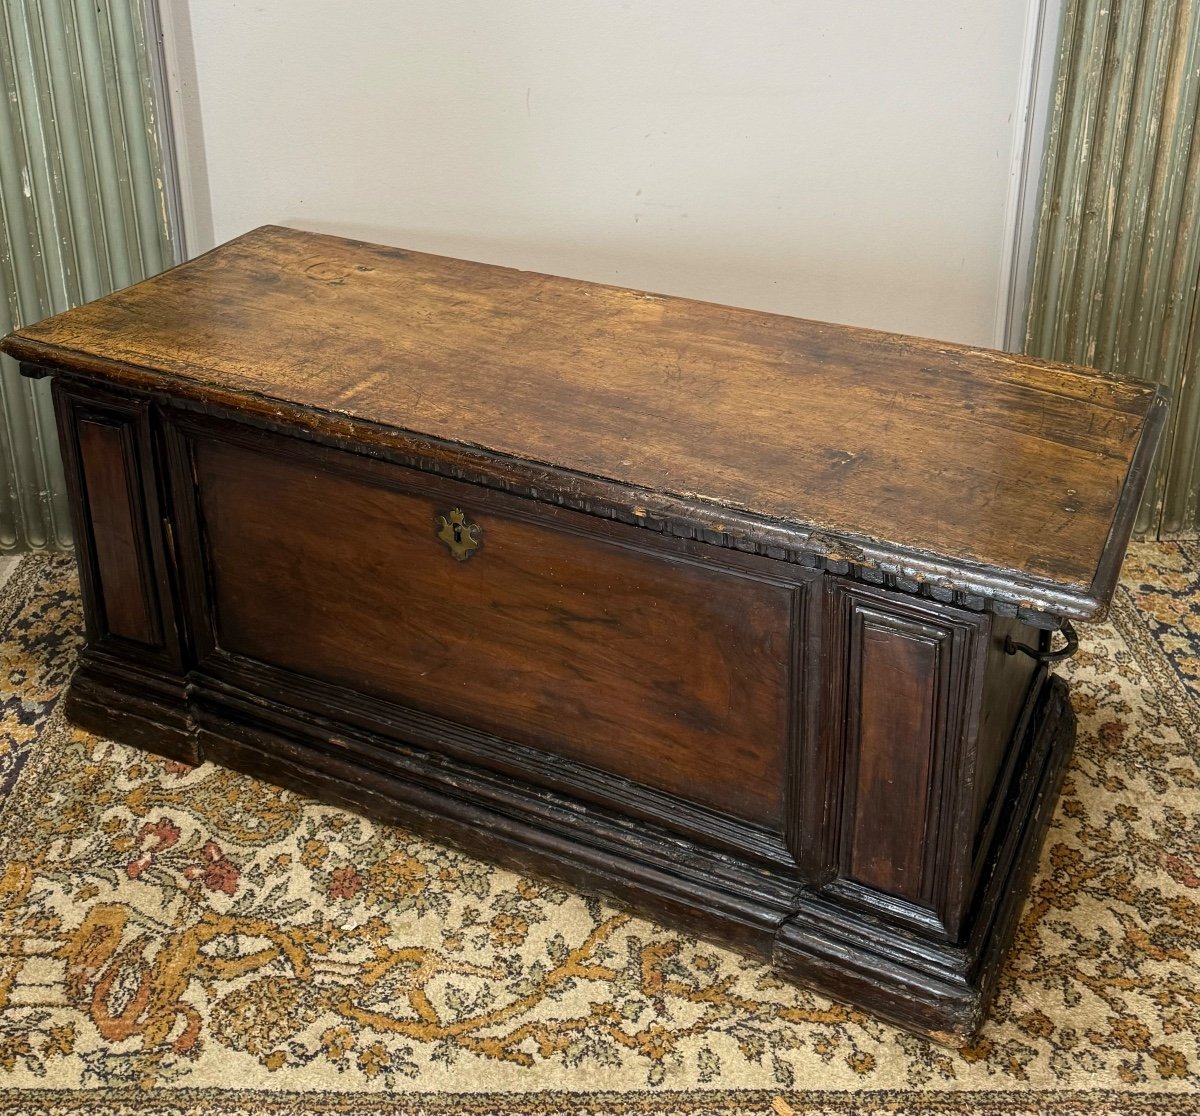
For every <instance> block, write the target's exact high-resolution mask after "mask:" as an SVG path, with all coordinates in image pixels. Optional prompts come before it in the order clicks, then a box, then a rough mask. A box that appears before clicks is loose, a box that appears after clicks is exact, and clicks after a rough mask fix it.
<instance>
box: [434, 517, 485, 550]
mask: <svg viewBox="0 0 1200 1116" xmlns="http://www.w3.org/2000/svg"><path fill="white" fill-rule="evenodd" d="M437 528H438V533H437V537H438V538H439V539H441V540H442V542H444V543H445V544H446V549H447V550H449V551H450V553H451V554H452V555H454V557H455V558H456V559H457V560H458V561H459V562H465V561H466V560H467V559H468V558H470V557H471V555H472V554H474V553H475V551H477V550H478V549H479V548H480V547H481V546H483V528H482V527H480V526H479V525H478V524H477V523H468V522H467V516H466V513H465V512H464V511H463V510H462V509H461V508H455V509H454V510H453V511H452V512H451V513H450V514H449V515H448V516H445V515H439V516H438V518H437Z"/></svg>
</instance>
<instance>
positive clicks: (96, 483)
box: [76, 418, 158, 643]
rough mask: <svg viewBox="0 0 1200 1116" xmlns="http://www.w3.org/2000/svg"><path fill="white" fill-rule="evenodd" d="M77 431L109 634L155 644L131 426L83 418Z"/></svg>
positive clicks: (100, 593)
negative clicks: (141, 532)
mask: <svg viewBox="0 0 1200 1116" xmlns="http://www.w3.org/2000/svg"><path fill="white" fill-rule="evenodd" d="M76 432H77V437H78V440H79V458H80V465H81V468H82V470H83V481H84V487H85V489H86V499H87V513H88V517H89V519H90V522H91V532H92V546H93V549H94V553H95V562H96V568H97V573H98V575H99V595H100V598H101V601H102V604H103V611H104V620H105V625H106V627H107V629H108V632H109V633H110V634H112V635H117V636H123V637H124V638H126V639H132V640H135V641H137V642H138V643H155V642H157V640H158V633H157V631H156V628H155V624H154V620H153V617H152V615H151V612H150V607H149V605H148V602H147V594H148V586H147V583H148V579H147V577H146V569H145V561H146V558H145V555H144V553H143V548H142V546H141V539H140V535H139V531H138V517H139V515H140V505H139V503H138V502H137V497H136V493H137V490H138V484H139V479H138V476H137V472H136V463H135V462H134V460H133V454H134V450H133V442H132V438H131V437H130V427H129V425H128V424H127V423H122V424H121V425H116V424H115V423H109V422H102V421H98V420H94V419H86V418H85V419H80V420H79V422H78V424H77V427H76Z"/></svg>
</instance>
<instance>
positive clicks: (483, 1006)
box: [0, 545, 1200, 1116]
mask: <svg viewBox="0 0 1200 1116" xmlns="http://www.w3.org/2000/svg"><path fill="white" fill-rule="evenodd" d="M1198 559H1200V552H1198V551H1197V550H1196V549H1194V548H1191V547H1189V546H1187V545H1156V546H1151V545H1143V546H1138V547H1135V549H1134V550H1133V552H1132V554H1131V558H1130V561H1129V562H1128V563H1127V566H1126V580H1125V582H1124V584H1123V586H1122V588H1121V590H1120V592H1119V596H1118V599H1117V602H1116V606H1115V608H1114V610H1113V613H1112V615H1111V617H1110V619H1109V621H1108V622H1106V623H1104V624H1100V625H1094V626H1091V627H1090V628H1089V629H1088V631H1087V633H1086V635H1085V641H1084V646H1083V649H1082V651H1081V652H1080V654H1079V656H1078V657H1077V658H1076V659H1075V660H1074V661H1073V662H1071V663H1069V664H1067V666H1066V667H1065V668H1064V669H1065V673H1066V674H1067V675H1068V676H1069V678H1070V681H1071V684H1072V687H1073V692H1074V700H1075V703H1076V707H1077V709H1078V711H1079V714H1080V730H1081V731H1080V739H1079V744H1078V747H1077V751H1076V756H1075V760H1074V763H1073V766H1072V768H1071V771H1070V774H1069V775H1068V779H1067V785H1066V789H1065V792H1064V795H1063V798H1062V801H1061V803H1060V805H1059V809H1058V814H1057V818H1056V820H1055V823H1054V827H1053V829H1052V830H1051V832H1050V835H1049V839H1048V840H1047V843H1046V848H1045V852H1044V855H1043V860H1042V866H1041V870H1040V873H1039V876H1038V878H1037V881H1036V883H1035V885H1034V894H1033V897H1032V900H1031V903H1030V905H1029V907H1028V910H1027V912H1026V914H1025V918H1024V921H1023V923H1022V926H1021V930H1020V934H1019V939H1018V942H1017V946H1016V949H1015V951H1014V953H1013V956H1012V959H1011V961H1010V963H1009V965H1008V967H1007V970H1006V972H1005V974H1004V977H1003V981H1002V984H1001V987H1000V991H999V995H998V997H997V1001H996V1005H995V1009H994V1012H993V1016H992V1020H991V1022H990V1023H989V1024H988V1025H987V1027H986V1028H985V1030H984V1031H983V1033H982V1035H981V1037H980V1038H979V1041H978V1042H977V1043H976V1044H975V1045H974V1046H972V1047H970V1048H969V1049H966V1050H962V1051H952V1050H949V1049H944V1048H942V1047H939V1046H936V1045H933V1044H931V1043H929V1042H927V1041H925V1040H923V1039H919V1038H915V1037H913V1036H911V1035H909V1034H906V1033H904V1032H902V1031H898V1030H896V1029H894V1028H892V1027H889V1026H886V1025H884V1024H882V1023H879V1022H877V1021H876V1020H874V1019H872V1018H870V1017H867V1016H864V1015H862V1014H860V1013H857V1012H854V1011H850V1010H848V1009H846V1008H844V1007H841V1006H839V1005H836V1004H833V1003H830V1002H829V1001H828V1000H825V999H822V998H821V997H819V996H815V995H812V994H809V993H807V992H804V991H802V990H798V989H796V988H792V987H789V986H787V985H784V984H782V983H780V982H779V981H777V980H775V979H773V978H772V977H771V976H770V975H769V974H768V973H767V971H766V970H765V969H764V968H762V967H761V966H759V965H757V964H754V963H751V962H749V961H745V960H743V959H740V958H739V957H737V956H735V955H734V954H732V953H729V952H726V951H724V950H721V949H718V948H715V947H713V946H711V945H708V944H705V943H703V942H698V941H696V940H694V939H692V938H688V937H685V936H682V935H680V934H677V933H673V932H671V931H669V930H665V929H662V928H661V927H658V926H655V925H652V924H651V923H649V922H645V921H642V920H640V919H636V918H631V917H629V916H628V915H626V914H624V913H622V912H620V911H619V910H616V909H614V908H612V907H610V906H608V905H606V904H604V903H600V902H597V901H595V900H593V899H590V898H588V897H586V896H582V895H577V894H572V893H569V892H567V891H564V890H561V889H559V888H556V887H550V886H547V885H545V884H542V883H539V882H536V881H531V880H528V879H523V878H521V877H519V876H516V875H513V874H512V873H509V872H505V871H500V870H498V869H495V868H492V867H490V866H488V865H487V864H483V863H480V862H479V861H476V860H471V859H469V858H467V857H465V856H462V855H460V854H458V853H456V852H453V851H451V850H449V849H446V848H442V847H440V846H438V845H435V844H432V843H430V842H428V841H425V840H421V839H418V838H415V837H413V836H411V835H410V834H407V833H404V832H402V831H400V830H396V829H390V828H386V827H383V826H379V825H375V824H372V823H371V822H368V821H365V820H363V819H361V818H358V817H356V816H354V815H353V814H348V813H345V812H343V811H339V810H334V809H331V808H328V807H325V806H320V805H316V804H315V803H313V802H310V801H308V800H306V799H304V798H302V797H300V796H298V795H295V794H290V793H288V792H285V791H280V790H277V789H275V788H273V787H270V786H268V785H265V784H263V783H258V782H255V781H253V780H250V779H247V778H244V777H242V776H239V775H233V774H230V773H228V772H226V771H222V770H219V769H217V768H215V767H212V766H211V765H205V766H203V767H200V768H198V769H195V770H190V769H188V768H186V767H183V766H181V765H179V764H174V763H168V762H166V761H163V760H159V759H156V758H153V757H149V756H147V755H145V754H143V753H140V752H137V751H134V750H132V749H130V748H126V747H123V746H121V745H117V744H113V743H110V742H108V741H104V740H99V739H96V738H94V737H92V736H89V735H87V734H86V733H83V732H81V731H78V730H76V729H73V728H72V727H71V726H70V725H69V724H67V723H66V722H65V721H64V720H63V718H62V715H61V711H60V709H59V700H60V697H61V695H62V692H63V686H64V684H65V682H66V680H67V678H68V675H69V672H70V668H71V661H72V655H73V652H74V650H75V648H76V646H77V643H78V639H79V635H78V632H79V626H80V620H79V615H78V608H77V599H76V589H75V580H74V573H73V567H72V565H71V563H70V561H69V560H66V559H63V558H53V557H34V558H28V559H26V560H25V561H23V562H22V563H21V565H20V566H19V567H18V569H17V571H16V573H15V574H14V575H13V577H12V578H11V580H10V581H9V582H8V584H7V585H6V586H4V588H3V590H0V716H2V718H3V720H2V722H0V793H2V794H3V799H2V803H0V1113H30V1114H34V1113H51V1112H54V1113H78V1112H87V1113H108V1112H113V1113H125V1112H128V1113H138V1114H147V1116H152V1114H155V1113H184V1112H212V1113H226V1114H234V1113H238V1114H241V1113H251V1112H254V1113H258V1112H262V1113H278V1114H284V1113H288V1114H290V1113H314V1114H319V1113H346V1114H359V1113H362V1114H366V1113H404V1114H417V1113H439V1114H450V1113H455V1114H457V1113H464V1114H473V1113H478V1114H483V1113H539V1114H542V1113H547V1114H548V1113H565V1114H573V1113H579V1114H583V1113H588V1114H598V1113H614V1114H616V1113H622V1114H629V1116H647V1114H651V1113H686V1114H690V1116H701V1114H707V1113H714V1114H715V1113H723V1114H742V1113H746V1114H749V1113H762V1114H765V1116H789V1114H792V1113H825V1112H828V1113H842V1114H850V1113H857V1114H873V1113H897V1114H900V1113H903V1114H925V1113H928V1114H933V1113H939V1114H941V1113H944V1114H960V1113H961V1114H965V1113H983V1114H990V1113H1013V1114H1017V1113H1021V1114H1024V1113H1052V1114H1058V1116H1065V1114H1075V1113H1079V1114H1084V1113H1089V1114H1094V1113H1147V1114H1148V1113H1184V1112H1189V1113H1195V1112H1197V1111H1200V965H1198V961H1200V902H1198V900H1200V764H1198V762H1197V741H1198V740H1200V726H1198V720H1200V702H1198V696H1197V695H1198V690H1197V686H1198V685H1200V583H1198V575H1197V560H1198Z"/></svg>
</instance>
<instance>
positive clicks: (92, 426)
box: [53, 376, 199, 763]
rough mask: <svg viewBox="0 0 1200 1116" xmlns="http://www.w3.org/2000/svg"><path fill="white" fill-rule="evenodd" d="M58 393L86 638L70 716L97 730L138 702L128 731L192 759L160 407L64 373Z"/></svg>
mask: <svg viewBox="0 0 1200 1116" xmlns="http://www.w3.org/2000/svg"><path fill="white" fill-rule="evenodd" d="M53 390H54V402H55V412H56V415H57V419H58V436H59V443H60V445H61V448H62V455H63V463H64V466H65V469H66V476H67V484H68V489H69V494H70V498H71V513H72V517H73V527H74V531H75V546H76V553H77V557H78V561H79V571H80V589H81V593H82V596H83V613H84V625H85V631H86V635H87V644H86V646H85V648H84V649H83V651H82V653H81V658H80V664H79V669H78V670H77V671H76V673H75V677H74V680H73V683H72V686H71V688H70V690H69V691H68V698H67V701H68V710H67V711H68V714H69V716H70V717H71V718H72V720H74V721H76V722H77V723H79V724H82V725H84V726H94V727H96V728H97V729H99V728H101V726H105V725H107V723H108V720H109V718H110V716H111V714H110V712H109V711H110V709H111V708H112V707H113V706H114V704H115V701H119V702H120V703H121V704H122V705H125V706H127V705H128V703H129V702H130V701H131V700H134V701H136V700H137V699H136V698H134V697H131V695H137V694H141V695H142V703H143V705H144V708H143V709H142V710H140V712H141V714H142V719H139V720H131V721H130V724H131V725H136V724H140V723H142V720H144V721H145V723H146V725H147V732H146V733H145V736H146V739H145V740H144V741H131V743H143V744H144V746H146V747H150V748H153V750H155V751H157V752H160V753H162V754H170V755H172V756H173V757H175V758H178V759H181V760H184V761H185V762H188V763H196V762H198V758H199V757H198V756H197V754H196V748H195V742H194V738H193V733H192V730H191V727H190V723H189V718H188V716H187V709H186V698H185V692H186V686H185V679H184V670H185V664H184V654H185V652H184V641H183V639H182V638H181V637H182V629H181V625H180V623H179V613H178V596H177V594H176V593H175V590H174V582H175V568H174V566H175V563H174V560H173V555H172V554H171V527H170V521H169V519H168V517H167V516H166V514H165V505H164V493H163V487H162V481H163V478H161V477H160V476H159V470H158V468H157V464H156V461H157V457H158V454H157V452H156V445H155V439H156V438H158V437H159V433H160V432H159V429H158V425H159V424H158V423H157V422H156V419H155V412H154V406H153V404H152V403H151V401H150V400H149V399H148V398H146V397H143V396H138V395H136V394H132V393H124V392H112V391H107V390H103V389H97V388H95V387H92V386H85V385H82V384H73V383H71V382H70V381H69V380H67V379H64V378H63V377H62V376H56V377H55V380H54V389H53ZM114 699H115V701H114ZM150 726H152V727H150Z"/></svg>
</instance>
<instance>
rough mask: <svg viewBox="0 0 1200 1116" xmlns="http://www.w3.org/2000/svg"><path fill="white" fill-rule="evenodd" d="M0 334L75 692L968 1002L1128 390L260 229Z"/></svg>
mask: <svg viewBox="0 0 1200 1116" xmlns="http://www.w3.org/2000/svg"><path fill="white" fill-rule="evenodd" d="M3 347H4V349H5V351H7V352H8V353H10V354H11V355H13V356H15V357H17V358H18V359H19V360H21V361H22V362H23V365H24V370H25V372H26V373H27V374H28V375H32V376H40V375H45V374H52V375H53V376H54V377H55V401H56V407H57V412H58V418H59V424H60V431H61V438H62V447H63V452H64V455H65V458H66V462H67V466H68V473H69V476H70V478H71V483H72V485H73V489H72V504H73V509H74V515H75V528H76V532H77V540H78V556H79V564H80V574H81V579H82V585H83V593H84V601H85V607H86V617H87V646H86V648H85V650H84V651H83V653H82V655H81V660H80V664H79V668H78V671H77V672H76V674H75V677H74V681H73V684H72V687H71V691H70V697H69V711H70V715H71V716H72V717H73V718H74V719H75V720H76V721H77V722H79V723H80V724H82V725H84V726H86V727H88V728H90V729H93V730H95V731H97V732H101V733H104V734H107V735H109V736H111V737H113V738H115V739H117V740H121V741H125V742H128V743H131V744H136V745H140V746H142V747H144V748H148V749H150V750H152V751H155V752H159V753H162V754H165V755H171V756H176V757H180V758H182V759H185V760H187V761H189V762H197V761H199V760H203V759H210V760H214V761H216V762H218V763H222V764H227V765H229V766H231V767H236V768H239V769H241V770H243V771H248V772H251V773H253V774H255V775H258V776H261V777H262V778H265V779H268V780H271V781H273V782H276V783H280V784H283V785H286V786H291V787H296V788H298V789H300V790H303V791H306V792H310V793H313V794H316V795H320V796H322V797H323V798H325V799H328V800H329V801H332V802H337V803H341V804H344V805H347V806H350V807H352V808H354V809H358V810H362V811H366V812H368V813H370V814H372V815H375V816H377V817H381V818H384V819H391V820H395V821H397V822H400V823H402V824H404V825H407V826H412V827H416V828H418V829H420V830H423V831H425V832H427V833H429V834H431V835H432V836H434V837H437V838H440V839H445V840H447V841H451V842H454V843H457V844H459V845H460V846H464V847H466V848H467V849H468V850H471V851H473V852H476V853H478V854H481V855H483V856H486V857H491V858H495V859H497V860H502V861H504V862H506V863H508V864H510V865H514V866H516V867H518V868H521V869H525V870H528V871H530V872H536V873H543V874H549V875H552V876H555V877H558V878H560V879H563V880H565V881H567V882H569V883H571V884H574V885H577V886H578V887H581V888H589V889H595V890H598V891H600V892H603V893H606V894H609V895H612V896H615V897H617V898H619V899H620V900H622V901H624V902H627V903H628V904H630V905H632V906H634V907H636V908H638V909H640V910H643V911H645V912H648V913H649V914H651V915H653V916H655V917H657V918H659V919H662V920H663V921H666V922H669V923H672V924H676V925H679V926H681V927H685V928H689V929H692V930H694V931H695V932H696V933H698V934H701V935H704V936H709V937H712V938H715V939H720V940H724V941H726V942H730V943H733V944H734V945H735V946H736V947H738V948H739V949H742V950H745V951H747V952H749V953H751V954H754V955H757V956H759V957H762V958H764V959H767V960H768V961H770V962H771V963H772V964H773V965H774V966H775V968H776V969H777V970H778V971H779V972H780V973H781V974H784V975H785V976H787V977H789V978H792V979H795V980H797V981H800V982H803V983H805V984H808V985H811V986H813V987H816V988H818V989H821V990H822V991H824V992H827V993H829V994H830V995H832V996H835V997H838V998H840V999H844V1000H847V1001H850V1002H852V1003H854V1004H857V1005H861V1006H863V1007H865V1008H867V1009H869V1010H871V1011H874V1012H877V1013H879V1014H880V1015H883V1016H885V1017H887V1018H889V1019H892V1020H895V1021H897V1022H899V1023H901V1024H903V1025H905V1026H908V1027H911V1028H914V1029H917V1030H920V1031H925V1032H927V1033H930V1034H933V1035H935V1036H937V1037H939V1038H942V1039H946V1040H954V1039H958V1038H962V1037H964V1036H968V1035H970V1034H971V1033H972V1032H973V1031H974V1030H975V1029H976V1028H977V1027H978V1025H979V1023H980V1021H981V1019H982V1017H983V1013H984V1010H985V1007H986V1003H987V997H988V995H989V992H990V989H991V987H992V985H993V982H994V980H995V977H996V975H997V972H998V970H999V967H1000V964H1001V962H1002V959H1003V954H1004V951H1005V949H1006V946H1007V943H1008V941H1009V939H1010V937H1011V933H1012V930H1013V927H1014V925H1015V920H1016V918H1017V915H1018V913H1019V909H1020V905H1021V902H1022V896H1023V892H1024V889H1025V887H1026V885H1027V883H1028V879H1029V876H1030V874H1031V872H1032V871H1033V867H1034V864H1035V861H1036V858H1037V854H1038V848H1039V844H1040V841H1041V838H1042V835H1043V833H1044V831H1045V827H1046V825H1047V822H1048V819H1049V813H1050V810H1051V809H1052V806H1053V803H1054V798H1055V795H1056V794H1057V790H1058V787H1059V783H1060V778H1061V774H1062V770H1063V766H1064V763H1065V759H1066V756H1067V754H1068V752H1069V749H1070V744H1071V741H1072V738H1073V733H1074V719H1073V715H1072V713H1071V710H1070V706H1069V704H1068V701H1067V695H1066V688H1065V686H1064V685H1063V684H1062V682H1061V681H1059V680H1057V679H1056V678H1054V677H1053V675H1052V674H1051V673H1050V669H1049V664H1048V662H1047V659H1048V658H1049V657H1052V655H1053V654H1054V652H1053V651H1051V639H1052V637H1051V632H1053V631H1054V630H1056V629H1059V628H1060V627H1062V625H1063V622H1064V621H1071V620H1086V619H1088V618H1091V617H1095V616H1097V615H1098V614H1100V613H1101V612H1102V611H1103V609H1104V607H1105V605H1106V603H1107V602H1108V600H1109V598H1110V595H1111V593H1112V591H1113V587H1114V583H1115V581H1116V578H1117V573H1118V568H1119V565H1120V560H1121V558H1122V555H1123V552H1124V549H1125V545H1126V543H1127V541H1128V537H1129V532H1130V528H1131V524H1132V520H1133V515H1134V511H1135V509H1136V506H1137V503H1138V500H1139V498H1140V496H1141V494H1142V489H1143V484H1144V480H1145V474H1146V469H1147V466H1148V463H1149V461H1150V459H1151V456H1152V454H1153V452H1154V447H1155V443H1156V440H1157V438H1158V434H1159V431H1160V429H1161V426H1162V422H1163V417H1164V413H1165V409H1166V405H1165V400H1164V397H1163V395H1162V394H1161V392H1160V391H1159V390H1158V389H1156V388H1154V387H1153V386H1150V385H1147V384H1141V383H1121V382H1114V381H1112V380H1107V379H1101V378H1098V377H1096V376H1094V375H1089V374H1087V373H1084V372H1082V371H1079V370H1075V369H1072V368H1068V367H1064V366H1060V365H1052V364H1046V363H1041V362H1036V361H1031V360H1027V359H1025V358H1020V357H1016V356H1012V355H1007V354H1003V353H996V352H988V351H980V350H974V349H968V348H963V347H960V346H954V345H946V344H938V343H934V342H930V341H920V340H915V339H913V338H908V337H900V336H894V335H888V334H881V333H875V332H869V331H865V330H858V329H849V328H845V327H839V326H832V325H825V324H821V323H816V322H805V321H798V320H794V319H790V318H785V317H780V316H775V315H769V314H761V313H754V312H751V311H747V310H738V309H731V308H728V307H721V306H712V305H707V304H702V303H697V302H691V301H688V300H684V299H676V298H664V297H659V296H656V295H649V294H642V293H639V292H635V291H628V290H621V289H617V288H612V287H604V286H597V285H593V284H589V283H583V282H576V281H572V280H567V279H559V278H553V277H549V276H544V275H536V274H530V273H525V272H519V271H512V270H508V269H504V268H497V267H489V266H485V265H481V264H474V263H465V262H462V261H458V260H450V259H443V258H439V257H434V256H428V255H421V254H417V253H410V252H404V251H399V250H396V249H392V248H383V247H377V246H372V245H368V244H361V243H356V242H351V241H345V240H339V239H335V238H333V237H326V236H317V235H312V234H308V233H301V232H297V231H294V230H289V229H283V228H274V227H269V228H264V229H259V230H257V231H255V232H252V233H249V234H247V235H246V236H243V237H241V238H240V239H238V240H236V241H233V242H232V243H230V244H227V245H225V246H224V247H221V248H219V249H217V250H216V251H214V252H212V253H209V254H208V255H206V256H203V257H201V258H200V259H198V260H195V261H193V262H191V263H188V264H185V265H184V266H183V267H180V268H177V269H175V270H174V271H171V272H168V273H166V274H165V275H162V276H159V277H157V278H155V279H151V280H149V281H147V282H145V283H141V284H139V285H137V286H135V287H132V288H130V289H128V290H125V291H122V292H119V293H117V294H114V295H111V296H109V297H107V298H103V299H100V300H99V301H97V302H94V303H91V304H89V305H87V306H83V307H80V308H78V309H76V310H72V311H69V312H68V313H66V314H62V315H59V316H58V317H55V318H51V319H49V320H47V321H45V322H42V323H40V324H38V325H34V326H30V327H28V328H26V329H22V330H20V331H18V332H16V333H14V334H11V335H10V336H9V337H7V338H6V339H5V340H4V342H3ZM1068 632H1069V628H1068Z"/></svg>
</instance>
